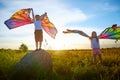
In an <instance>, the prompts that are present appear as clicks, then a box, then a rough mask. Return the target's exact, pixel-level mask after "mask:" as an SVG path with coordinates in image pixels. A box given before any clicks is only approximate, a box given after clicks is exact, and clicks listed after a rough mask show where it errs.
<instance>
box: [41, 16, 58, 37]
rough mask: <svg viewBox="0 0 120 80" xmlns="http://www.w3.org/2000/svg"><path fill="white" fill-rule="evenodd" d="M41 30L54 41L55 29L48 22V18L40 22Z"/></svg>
mask: <svg viewBox="0 0 120 80" xmlns="http://www.w3.org/2000/svg"><path fill="white" fill-rule="evenodd" d="M42 28H43V29H44V31H45V32H46V33H47V34H48V35H50V36H51V37H52V38H54V39H55V36H56V34H57V29H56V28H55V26H54V24H53V23H52V22H50V21H49V19H48V17H44V19H43V20H42Z"/></svg>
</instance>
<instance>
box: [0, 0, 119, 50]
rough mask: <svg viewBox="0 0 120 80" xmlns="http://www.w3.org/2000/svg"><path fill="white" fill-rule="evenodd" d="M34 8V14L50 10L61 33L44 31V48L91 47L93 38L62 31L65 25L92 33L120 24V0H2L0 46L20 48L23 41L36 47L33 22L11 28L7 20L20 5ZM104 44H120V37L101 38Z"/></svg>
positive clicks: (65, 27)
mask: <svg viewBox="0 0 120 80" xmlns="http://www.w3.org/2000/svg"><path fill="white" fill-rule="evenodd" d="M25 8H33V9H34V13H35V14H43V13H44V12H47V14H48V17H49V19H50V21H51V22H52V23H54V25H55V26H56V28H57V30H58V33H57V35H56V38H55V39H52V38H51V37H50V36H49V35H47V34H46V33H45V32H43V34H44V39H43V44H42V48H43V49H50V50H51V49H52V50H53V49H55V50H56V49H57V50H59V49H90V40H89V39H88V38H85V37H82V36H80V35H78V34H63V33H62V31H64V30H66V29H79V30H82V31H84V32H85V33H87V34H88V35H89V36H90V35H91V32H92V31H96V32H97V34H98V35H99V34H100V33H101V32H102V31H103V30H104V29H105V28H107V27H111V25H112V24H117V25H118V26H119V25H120V0H0V27H1V28H0V48H5V49H8V48H10V49H18V48H19V46H20V45H21V44H22V43H24V44H26V45H27V46H28V48H29V49H32V50H34V49H35V40H34V25H33V24H29V25H25V26H22V27H19V28H15V29H12V30H9V29H8V28H7V27H6V25H5V24H4V21H5V20H7V19H9V18H10V17H11V16H12V14H14V13H15V12H16V11H18V10H20V9H25ZM100 45H101V48H109V47H120V41H118V43H115V41H114V40H108V39H107V40H100Z"/></svg>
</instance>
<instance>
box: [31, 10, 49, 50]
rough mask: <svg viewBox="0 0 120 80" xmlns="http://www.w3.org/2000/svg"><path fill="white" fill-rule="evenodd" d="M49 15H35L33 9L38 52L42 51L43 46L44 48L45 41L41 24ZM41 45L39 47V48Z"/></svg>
mask: <svg viewBox="0 0 120 80" xmlns="http://www.w3.org/2000/svg"><path fill="white" fill-rule="evenodd" d="M46 15H47V13H45V14H43V15H41V16H40V15H35V16H34V13H33V9H32V16H33V22H34V26H35V32H34V35H35V42H36V50H35V51H38V50H41V46H42V41H43V31H42V26H41V22H42V19H43V18H44V17H45V16H46ZM38 45H39V47H38Z"/></svg>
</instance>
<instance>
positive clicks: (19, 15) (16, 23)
mask: <svg viewBox="0 0 120 80" xmlns="http://www.w3.org/2000/svg"><path fill="white" fill-rule="evenodd" d="M30 11H31V10H30V9H21V10H20V11H18V12H16V13H15V14H13V15H12V16H11V18H10V19H8V20H6V21H5V22H4V23H5V24H6V26H7V27H8V28H9V29H14V28H17V27H20V26H23V25H26V24H31V23H33V21H32V19H31V18H30Z"/></svg>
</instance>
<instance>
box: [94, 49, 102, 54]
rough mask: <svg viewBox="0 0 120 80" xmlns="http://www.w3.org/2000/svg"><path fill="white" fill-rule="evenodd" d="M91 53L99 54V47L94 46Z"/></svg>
mask: <svg viewBox="0 0 120 80" xmlns="http://www.w3.org/2000/svg"><path fill="white" fill-rule="evenodd" d="M93 54H101V50H100V49H99V48H94V49H93Z"/></svg>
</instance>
